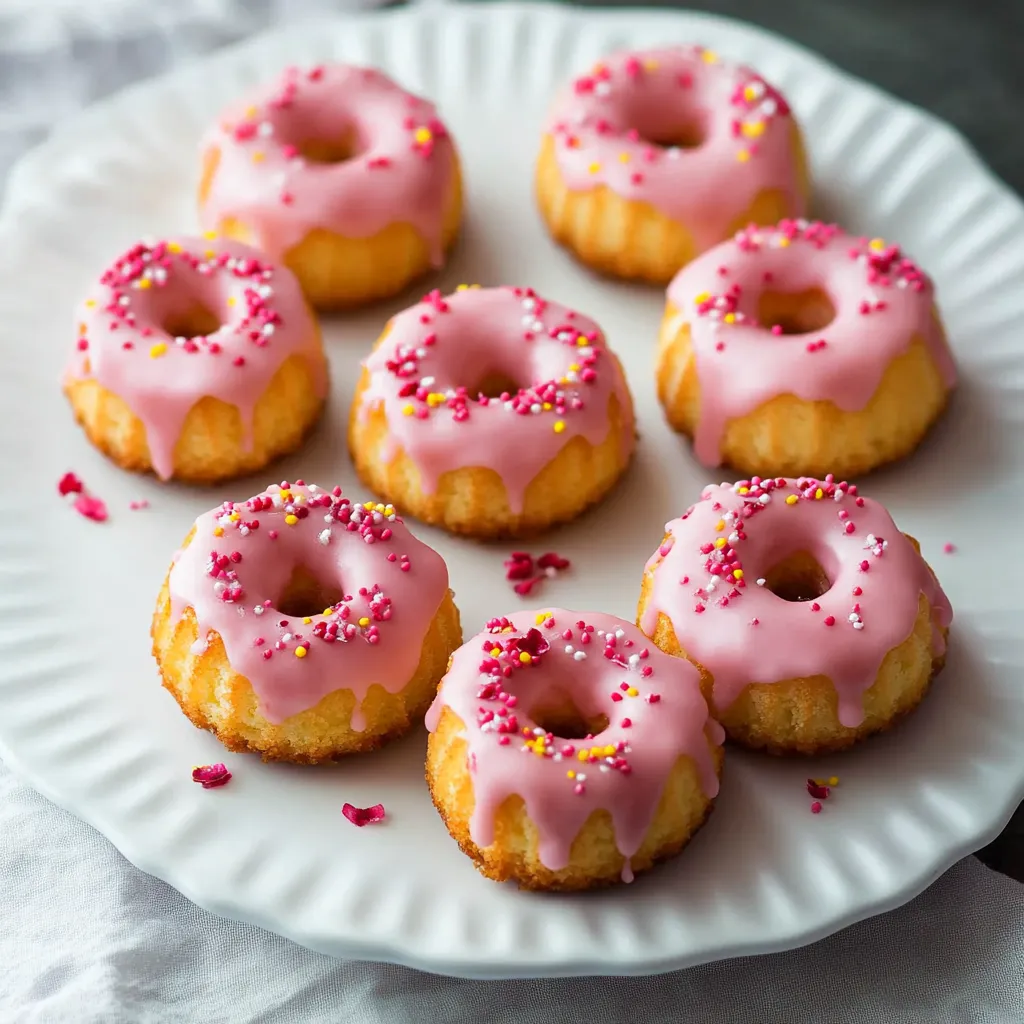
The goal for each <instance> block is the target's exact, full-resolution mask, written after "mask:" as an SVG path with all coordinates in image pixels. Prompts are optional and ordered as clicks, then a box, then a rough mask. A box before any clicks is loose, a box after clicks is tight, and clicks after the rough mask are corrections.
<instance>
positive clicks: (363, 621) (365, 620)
mask: <svg viewBox="0 0 1024 1024" xmlns="http://www.w3.org/2000/svg"><path fill="white" fill-rule="evenodd" d="M369 624H370V620H369V619H368V618H367V617H366V616H365V615H364V616H363V617H362V618H361V619H360V620H359V625H360V626H362V627H363V628H364V629H365V628H366V627H367V626H368V625H369Z"/></svg>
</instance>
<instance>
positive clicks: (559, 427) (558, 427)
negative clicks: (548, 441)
mask: <svg viewBox="0 0 1024 1024" xmlns="http://www.w3.org/2000/svg"><path fill="white" fill-rule="evenodd" d="M552 429H553V430H554V431H555V433H556V434H561V433H562V431H563V430H565V421H564V420H555V423H554V427H553V428H552Z"/></svg>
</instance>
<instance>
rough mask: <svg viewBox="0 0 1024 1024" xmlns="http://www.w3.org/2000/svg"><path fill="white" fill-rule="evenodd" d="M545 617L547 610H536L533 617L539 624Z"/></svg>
mask: <svg viewBox="0 0 1024 1024" xmlns="http://www.w3.org/2000/svg"><path fill="white" fill-rule="evenodd" d="M547 617H548V613H547V612H537V614H536V616H535V617H534V621H535V622H536V623H537V625H538V626H539V625H540V624H541V623H542V622H543V621H544V620H545V619H546V618H547Z"/></svg>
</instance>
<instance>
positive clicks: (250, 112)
mask: <svg viewBox="0 0 1024 1024" xmlns="http://www.w3.org/2000/svg"><path fill="white" fill-rule="evenodd" d="M258 113H259V109H258V108H257V107H246V108H245V116H246V117H255V116H256V115H257V114H258Z"/></svg>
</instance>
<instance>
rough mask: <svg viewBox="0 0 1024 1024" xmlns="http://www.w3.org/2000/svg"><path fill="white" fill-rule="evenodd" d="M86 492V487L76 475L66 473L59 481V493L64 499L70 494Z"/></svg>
mask: <svg viewBox="0 0 1024 1024" xmlns="http://www.w3.org/2000/svg"><path fill="white" fill-rule="evenodd" d="M84 490H85V485H84V484H83V483H82V481H81V480H80V479H79V478H78V477H77V476H75V474H74V473H70V472H69V473H65V474H64V475H63V476H62V477H61V478H60V480H58V481H57V491H58V493H59V494H60V496H61V497H62V498H63V497H66V496H67V495H69V494H81V493H82V491H84Z"/></svg>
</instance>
